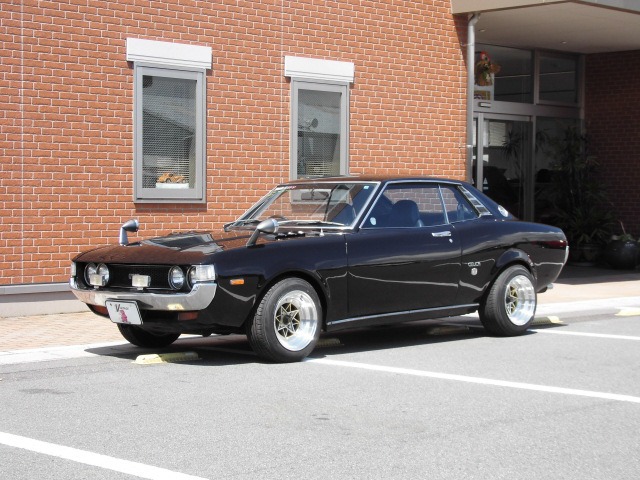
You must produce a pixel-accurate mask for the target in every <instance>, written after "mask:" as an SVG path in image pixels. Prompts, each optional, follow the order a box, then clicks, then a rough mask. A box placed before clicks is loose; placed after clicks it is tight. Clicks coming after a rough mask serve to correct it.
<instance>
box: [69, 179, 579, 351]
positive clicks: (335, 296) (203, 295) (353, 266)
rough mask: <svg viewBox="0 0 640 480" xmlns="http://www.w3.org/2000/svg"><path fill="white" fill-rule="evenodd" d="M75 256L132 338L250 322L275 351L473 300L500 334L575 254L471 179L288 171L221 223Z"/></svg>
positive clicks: (97, 300)
mask: <svg viewBox="0 0 640 480" xmlns="http://www.w3.org/2000/svg"><path fill="white" fill-rule="evenodd" d="M137 230H138V222H137V221H136V220H131V221H129V222H127V223H125V224H124V225H123V226H122V228H121V230H120V245H115V246H107V247H102V248H98V249H95V250H91V251H89V252H86V253H82V254H80V255H78V256H77V257H76V258H75V259H74V260H73V264H72V274H71V280H70V283H71V288H72V290H73V292H74V293H75V295H76V296H77V297H78V298H79V299H80V300H81V301H83V302H84V303H86V304H87V305H88V306H89V308H90V309H91V310H92V311H93V312H95V313H97V314H98V315H102V316H104V317H109V318H110V319H111V320H112V321H113V322H115V323H117V325H118V328H119V329H120V332H121V333H122V335H123V336H124V338H125V339H127V340H128V341H129V342H131V343H133V344H134V345H138V346H141V347H161V346H166V345H169V344H171V343H172V342H174V341H175V340H176V339H177V338H178V337H179V335H180V334H181V333H192V334H202V335H210V334H212V333H217V334H226V333H246V334H247V336H248V338H249V341H250V343H251V346H252V348H253V349H254V350H255V351H256V352H257V353H258V354H259V355H260V356H261V357H263V358H265V359H268V360H272V361H282V362H287V361H297V360H301V359H303V358H305V357H306V356H307V355H309V354H310V353H311V351H312V350H313V348H314V346H315V344H316V342H317V341H318V337H319V335H320V332H321V331H322V330H324V331H336V330H342V329H347V328H354V327H363V326H373V325H383V324H391V323H395V322H408V321H412V320H423V319H431V318H441V317H447V316H453V315H461V314H466V313H470V312H474V311H478V312H479V315H480V319H481V321H482V323H483V325H484V326H485V328H486V329H487V330H488V331H489V332H491V333H492V334H496V335H506V336H509V335H518V334H521V333H523V332H524V331H526V330H527V328H528V327H529V326H530V324H531V322H532V321H533V317H534V313H535V310H536V304H537V293H539V292H543V291H545V290H546V289H547V287H548V286H549V285H550V284H551V283H552V282H553V281H555V279H556V278H557V277H558V275H559V274H560V271H561V269H562V267H563V265H564V263H565V261H566V259H567V255H568V246H567V240H566V238H565V236H564V234H563V232H562V231H561V230H560V229H558V228H555V227H551V226H547V225H541V224H536V223H527V222H522V221H519V220H517V219H515V218H514V217H513V216H512V215H511V214H509V212H507V211H506V210H505V209H504V208H503V207H501V206H499V205H497V204H496V203H494V202H493V201H492V200H490V199H489V198H488V197H486V196H485V195H484V194H482V193H481V192H480V191H478V190H476V189H475V188H474V187H472V186H471V185H469V184H467V183H464V182H460V181H455V180H444V179H436V178H377V177H340V178H323V179H312V180H299V181H292V182H289V183H286V184H283V185H279V186H277V187H276V188H274V189H273V190H272V191H271V192H269V193H268V194H267V195H265V196H264V197H263V198H262V199H261V200H260V201H259V202H257V203H256V204H255V205H254V206H253V207H251V208H250V209H249V210H248V211H247V212H246V213H245V214H244V215H242V216H241V217H240V218H238V219H237V220H236V221H235V222H232V223H230V224H227V225H226V226H225V232H226V233H225V232H220V233H219V234H218V233H216V234H214V233H209V232H189V233H175V234H171V235H168V236H166V237H161V238H152V239H148V240H142V241H137V242H131V243H129V242H128V240H127V232H135V231H137Z"/></svg>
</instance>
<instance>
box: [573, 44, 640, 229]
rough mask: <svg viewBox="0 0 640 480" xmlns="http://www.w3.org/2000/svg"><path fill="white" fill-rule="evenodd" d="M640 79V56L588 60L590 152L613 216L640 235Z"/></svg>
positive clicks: (615, 55)
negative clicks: (598, 166)
mask: <svg viewBox="0 0 640 480" xmlns="http://www.w3.org/2000/svg"><path fill="white" fill-rule="evenodd" d="M639 79H640V51H631V52H618V53H602V54H597V55H588V56H587V60H586V75H585V88H586V91H585V93H586V108H585V119H586V127H587V133H588V135H589V138H590V145H591V149H592V152H593V153H594V154H595V155H596V156H597V157H598V160H599V162H600V165H601V170H602V177H603V182H604V184H605V185H606V187H607V193H608V196H609V199H610V200H611V201H612V202H613V208H614V213H615V214H616V216H617V217H618V218H619V220H621V221H622V222H623V223H624V226H625V228H626V230H627V232H628V233H632V234H633V235H635V236H639V235H640V218H639V217H638V205H640V189H638V185H640V88H639V87H640V80H639ZM618 230H620V228H619V227H618Z"/></svg>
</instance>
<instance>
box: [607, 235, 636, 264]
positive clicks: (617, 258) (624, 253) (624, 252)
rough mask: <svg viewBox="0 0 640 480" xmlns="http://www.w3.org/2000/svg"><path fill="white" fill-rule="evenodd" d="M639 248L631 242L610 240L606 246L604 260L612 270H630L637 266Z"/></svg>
mask: <svg viewBox="0 0 640 480" xmlns="http://www.w3.org/2000/svg"><path fill="white" fill-rule="evenodd" d="M639 252H640V246H638V242H634V241H632V240H612V241H610V242H609V243H608V244H607V247H606V248H605V252H604V260H605V261H606V262H607V263H608V264H609V265H610V266H611V267H613V268H619V269H623V270H632V269H634V268H636V265H637V264H638V254H639Z"/></svg>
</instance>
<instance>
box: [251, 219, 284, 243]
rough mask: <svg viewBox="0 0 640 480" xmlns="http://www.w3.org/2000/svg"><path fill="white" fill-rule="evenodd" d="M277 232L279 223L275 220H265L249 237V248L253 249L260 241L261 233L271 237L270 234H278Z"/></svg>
mask: <svg viewBox="0 0 640 480" xmlns="http://www.w3.org/2000/svg"><path fill="white" fill-rule="evenodd" d="M277 231H278V222H277V221H276V220H275V219H273V218H268V219H266V220H263V221H262V222H260V223H259V224H258V226H257V227H256V229H255V230H254V231H253V233H252V234H251V237H249V240H248V241H247V247H253V246H254V245H255V244H256V242H257V241H258V237H259V236H260V234H261V233H264V234H265V235H269V234H273V233H276V232H277Z"/></svg>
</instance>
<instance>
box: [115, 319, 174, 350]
mask: <svg viewBox="0 0 640 480" xmlns="http://www.w3.org/2000/svg"><path fill="white" fill-rule="evenodd" d="M118 330H120V333H121V334H122V336H123V337H124V338H125V340H126V341H127V342H129V343H132V344H133V345H136V346H138V347H145V348H159V347H166V346H168V345H171V344H172V343H173V342H175V341H176V340H177V339H178V337H179V336H180V334H179V333H151V332H148V331H146V330H143V329H142V328H140V327H138V326H137V325H127V324H126V323H118Z"/></svg>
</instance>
